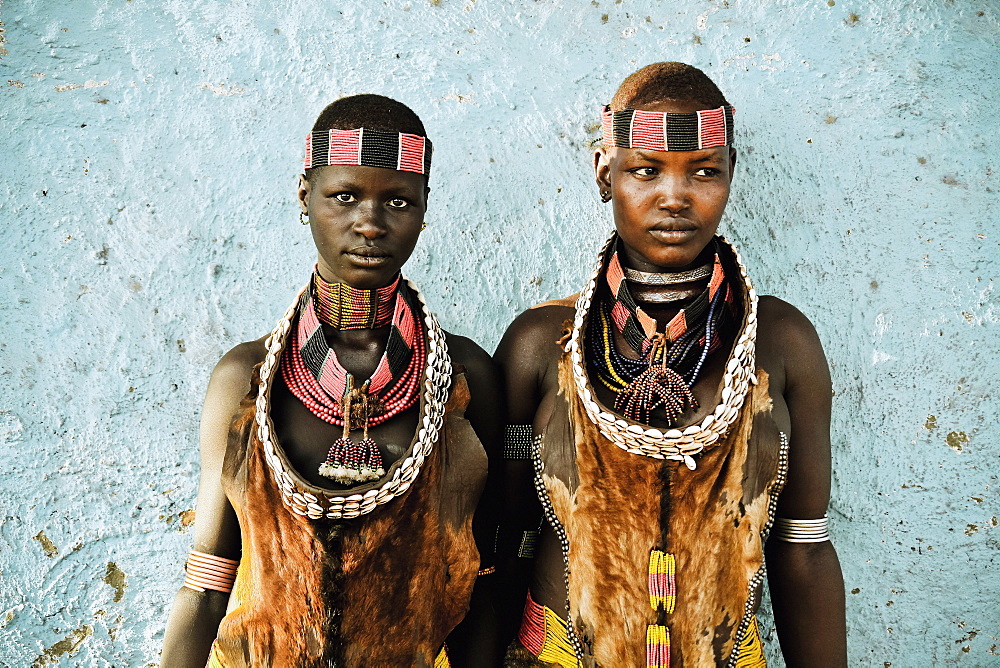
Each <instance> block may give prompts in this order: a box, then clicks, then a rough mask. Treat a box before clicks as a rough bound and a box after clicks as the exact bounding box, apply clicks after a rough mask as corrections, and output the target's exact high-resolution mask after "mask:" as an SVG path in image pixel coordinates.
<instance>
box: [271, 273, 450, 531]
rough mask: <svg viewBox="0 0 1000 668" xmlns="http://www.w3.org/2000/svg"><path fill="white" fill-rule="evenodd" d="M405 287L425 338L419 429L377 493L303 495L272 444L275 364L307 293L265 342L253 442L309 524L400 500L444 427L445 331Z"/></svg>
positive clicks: (285, 497) (311, 491)
mask: <svg viewBox="0 0 1000 668" xmlns="http://www.w3.org/2000/svg"><path fill="white" fill-rule="evenodd" d="M403 282H404V283H405V284H406V286H407V288H408V293H410V294H412V295H413V296H414V298H415V301H414V305H415V310H417V311H418V313H422V316H421V317H422V320H423V322H422V324H423V330H424V331H425V332H426V333H427V349H428V352H427V358H426V364H425V365H424V367H423V369H421V373H422V374H423V382H422V388H423V389H422V394H421V401H420V419H419V425H420V426H419V428H418V429H417V433H416V435H415V437H414V442H413V445H412V446H411V447H410V450H409V452H410V455H409V456H408V457H406V459H404V460H403V461H402V462H396V463H395V464H393V465H392V466H391V467H390V468H389V471H388V473H387V475H386V480H385V481H383V482H382V484H380V485H379V486H378V487H372V488H371V489H369V490H368V491H366V492H364V493H360V492H358V493H354V492H351V491H350V490H347V492H343V493H341V492H330V491H324V490H320V489H317V488H314V487H310V488H308V489H303V488H302V487H300V486H299V484H298V483H296V481H295V480H294V479H293V478H292V474H293V473H294V471H291V470H290V469H289V468H288V463H287V460H286V459H285V456H284V454H283V453H282V452H281V450H280V448H279V447H278V446H277V444H276V443H275V442H274V441H273V440H272V436H273V432H274V424H273V423H272V422H271V418H270V417H269V415H270V388H271V386H272V385H273V383H274V376H275V374H276V370H277V367H279V366H280V362H279V359H281V358H284V357H285V356H286V355H285V354H284V353H287V352H289V347H288V345H287V337H288V335H289V334H290V332H291V331H292V329H293V322H294V321H295V317H296V315H297V314H298V312H299V309H300V306H301V303H302V299H303V298H305V297H306V296H307V291H308V288H303V290H302V291H300V292H299V294H298V296H296V298H295V301H294V302H292V305H291V306H289V307H288V309H287V310H286V311H285V314H284V315H283V316H282V317H281V320H279V321H278V324H277V325H276V326H275V328H274V330H272V331H271V335H270V336H268V337H267V340H265V341H264V348H266V349H267V354H266V355H265V356H264V362H263V363H262V364H261V365H260V370H259V371H258V373H257V376H258V378H259V379H260V383H259V384H258V386H257V400H256V402H255V408H254V425H255V426H254V429H255V430H256V433H257V438H259V439H260V442H261V444H262V445H263V446H264V459H265V461H266V462H267V466H268V468H269V469H270V470H271V475H272V477H273V478H274V481H275V483H276V484H277V486H278V489H279V490H280V492H281V501H282V503H284V504H285V507H287V508H288V509H289V510H291V511H292V512H293V513H295V514H296V515H300V516H302V517H308V518H309V519H314V520H318V519H322V518H326V519H331V520H339V519H351V518H354V517H359V516H361V515H365V514H367V513H370V512H372V511H373V510H375V509H376V508H378V507H379V506H380V505H382V504H385V503H388V502H390V501H392V500H393V499H395V498H397V497H399V496H401V495H403V494H405V493H406V491H407V490H408V489H409V488H410V485H412V484H413V482H414V481H415V480H416V479H417V476H418V475H419V474H420V470H421V468H422V467H423V464H424V460H425V459H426V458H427V457H428V456H430V454H431V452H432V451H433V450H434V445H435V443H437V439H438V433H439V432H440V430H441V429H443V426H444V414H445V405H446V404H447V403H448V396H449V388H450V387H451V372H452V366H451V356H450V355H449V354H448V344H447V341H446V340H445V334H444V330H442V329H441V326H440V325H439V324H438V322H437V318H435V317H434V314H433V313H432V312H431V310H430V309H429V308H428V307H427V302H426V301H425V300H424V297H423V295H421V294H420V291H419V290H418V289H417V287H416V286H415V285H413V284H412V283H410V282H409V281H407V280H406V279H405V278H404V279H403Z"/></svg>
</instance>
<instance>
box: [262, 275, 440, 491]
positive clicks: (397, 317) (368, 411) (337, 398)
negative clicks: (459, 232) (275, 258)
mask: <svg viewBox="0 0 1000 668" xmlns="http://www.w3.org/2000/svg"><path fill="white" fill-rule="evenodd" d="M317 278H318V276H317ZM389 287H391V288H394V289H392V290H386V288H381V289H379V290H359V289H357V288H352V287H351V286H348V285H345V284H342V283H340V284H338V283H326V282H325V281H322V279H319V280H314V281H313V285H312V289H311V290H310V292H309V294H308V298H306V299H304V300H303V302H302V305H301V306H300V307H299V318H298V323H297V325H296V326H294V327H292V329H291V331H290V332H289V342H288V343H289V345H288V349H287V353H286V354H284V355H282V356H281V363H280V364H281V377H282V379H283V380H284V382H285V385H287V386H288V389H289V391H291V393H292V394H293V395H294V396H295V397H296V398H297V399H298V400H299V401H301V402H302V404H303V405H304V406H305V407H306V408H307V409H308V410H309V411H310V412H311V413H312V414H313V415H315V416H316V417H318V418H319V419H321V420H323V421H324V422H327V423H329V424H334V425H338V426H343V428H344V432H343V435H342V436H341V438H338V439H337V440H336V441H334V443H333V444H332V445H331V446H330V450H329V452H328V453H327V457H326V460H325V461H324V462H323V463H322V464H321V465H320V467H319V473H320V475H323V476H326V477H328V478H332V479H333V480H335V481H337V482H339V483H341V484H357V483H359V482H365V481H368V480H374V479H376V478H380V477H382V476H383V475H385V469H384V466H383V462H382V457H381V454H380V453H379V450H378V444H377V443H376V442H375V441H374V439H371V438H369V437H368V428H369V427H372V426H375V425H378V424H381V423H383V422H385V421H386V420H388V419H389V418H391V417H393V416H395V415H398V414H399V413H401V412H402V411H404V410H406V409H408V408H410V407H411V406H413V404H414V403H416V401H417V398H418V394H419V386H420V379H421V375H422V374H423V370H424V366H425V362H426V357H427V355H426V344H425V341H424V338H425V337H424V328H423V323H422V322H421V321H420V319H419V318H416V317H415V315H414V313H415V310H414V306H413V304H412V303H411V298H412V296H411V295H410V294H409V291H408V289H407V288H404V287H401V282H400V280H399V279H398V278H397V280H396V281H395V282H394V283H393V284H392V286H389ZM317 305H320V306H321V308H320V309H319V312H318V313H317ZM390 305H391V306H390ZM352 311H353V312H352ZM358 311H363V313H358ZM389 312H391V313H392V321H391V323H382V322H379V320H380V318H378V317H377V315H378V314H383V313H389ZM321 322H322V323H325V324H327V325H329V326H332V327H334V328H336V329H358V328H359V327H358V326H357V323H360V322H371V324H373V325H375V326H384V324H390V326H391V327H392V329H391V330H390V332H389V339H388V341H387V342H386V346H385V351H384V352H383V353H382V358H381V359H380V360H379V363H378V366H377V367H376V369H375V372H374V373H373V374H372V375H371V378H369V379H368V380H366V381H364V383H361V384H360V385H359V384H357V383H356V381H355V379H354V378H353V377H352V375H351V374H350V373H348V371H347V370H346V369H345V368H344V367H343V365H341V364H340V362H339V361H338V359H337V354H336V352H335V351H334V350H333V349H332V348H330V347H329V345H328V344H327V342H326V336H325V334H324V333H323V327H322V324H321ZM355 429H362V430H363V434H362V438H361V440H360V441H359V442H357V443H355V442H354V441H352V440H351V438H350V432H351V431H353V430H355Z"/></svg>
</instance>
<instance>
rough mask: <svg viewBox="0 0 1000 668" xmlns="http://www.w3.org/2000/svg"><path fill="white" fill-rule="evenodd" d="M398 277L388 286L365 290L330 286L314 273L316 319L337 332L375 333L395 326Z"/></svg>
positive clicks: (342, 284)
mask: <svg viewBox="0 0 1000 668" xmlns="http://www.w3.org/2000/svg"><path fill="white" fill-rule="evenodd" d="M399 279H400V277H399V276H396V280H394V281H393V282H392V283H390V284H389V285H387V286H385V287H382V288H377V289H375V290H362V289H360V288H355V287H351V286H350V285H348V284H347V283H329V282H327V281H325V280H323V277H322V276H320V275H319V268H318V267H317V268H316V269H314V270H313V287H312V300H313V307H314V308H315V309H316V317H317V318H318V319H319V321H320V322H325V323H326V324H328V325H330V326H331V327H333V328H334V329H338V330H345V329H375V328H376V327H385V326H386V325H388V324H389V323H390V322H392V316H393V311H394V309H395V305H396V292H397V291H398V290H399Z"/></svg>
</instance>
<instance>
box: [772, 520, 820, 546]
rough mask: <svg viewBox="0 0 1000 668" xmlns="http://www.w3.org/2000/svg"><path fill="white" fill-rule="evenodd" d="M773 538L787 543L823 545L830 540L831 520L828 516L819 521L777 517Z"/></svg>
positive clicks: (773, 528)
mask: <svg viewBox="0 0 1000 668" xmlns="http://www.w3.org/2000/svg"><path fill="white" fill-rule="evenodd" d="M771 536H772V537H773V538H774V539H775V540H781V541H784V542H786V543H823V542H826V541H828V540H830V531H829V520H827V517H826V515H824V516H823V517H821V518H819V519H818V520H792V519H788V518H786V517H776V518H774V527H772V529H771Z"/></svg>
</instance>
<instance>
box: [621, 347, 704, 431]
mask: <svg viewBox="0 0 1000 668" xmlns="http://www.w3.org/2000/svg"><path fill="white" fill-rule="evenodd" d="M652 341H653V348H652V350H650V353H649V367H648V368H647V369H646V370H645V371H643V372H642V373H640V374H639V375H638V376H636V378H635V379H634V380H633V381H632V382H631V383H629V384H628V385H626V386H625V387H624V388H623V389H622V390H621V392H619V393H618V396H617V397H615V410H616V411H619V412H620V413H622V414H623V415H624V416H625V417H627V418H629V419H630V420H635V421H636V422H641V423H643V424H649V416H650V414H651V413H652V412H653V411H654V410H655V409H656V408H658V407H659V406H663V410H664V411H666V413H667V423H668V424H672V423H673V422H674V420H676V419H677V417H678V416H679V415H680V414H681V413H683V412H684V411H686V410H688V408H697V407H698V401H697V400H696V399H695V398H694V394H692V393H691V389H690V388H689V387H688V386H687V383H685V382H684V378H682V377H681V375H680V374H679V373H677V372H676V371H674V370H673V369H671V368H670V367H668V366H667V362H666V350H665V347H666V338H665V336H664V335H663V334H662V333H657V334H655V335H654V336H653V338H652ZM658 355H659V363H657V361H656V360H657V356H658Z"/></svg>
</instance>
